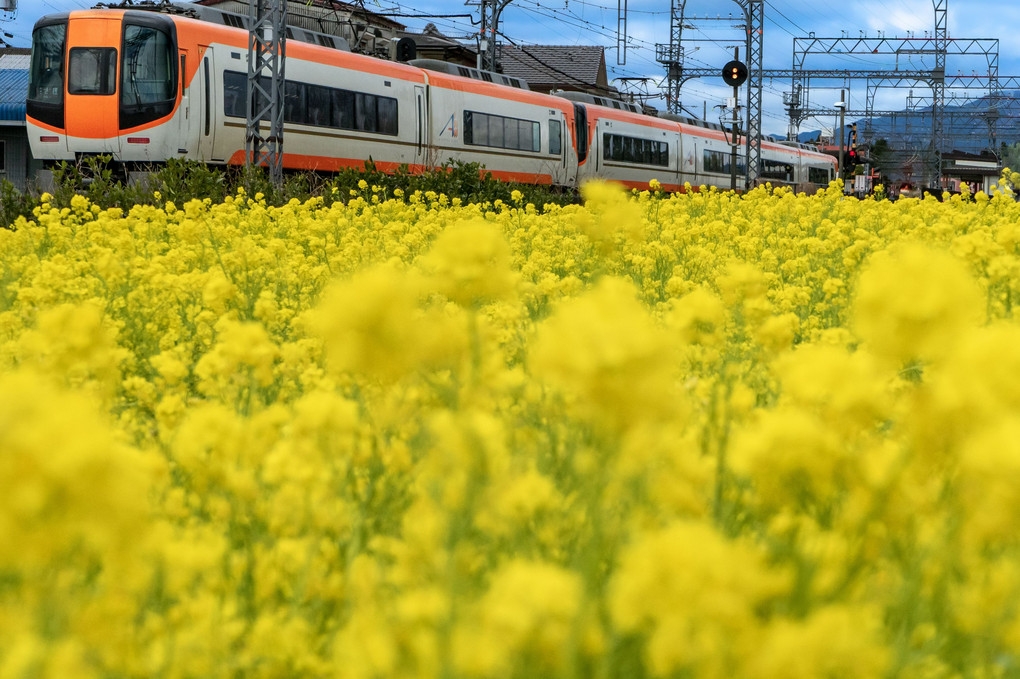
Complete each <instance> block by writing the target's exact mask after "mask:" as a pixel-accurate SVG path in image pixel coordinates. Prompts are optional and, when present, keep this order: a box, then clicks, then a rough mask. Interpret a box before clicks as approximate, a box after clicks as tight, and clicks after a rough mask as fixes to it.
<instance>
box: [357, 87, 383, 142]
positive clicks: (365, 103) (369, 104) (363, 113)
mask: <svg viewBox="0 0 1020 679" xmlns="http://www.w3.org/2000/svg"><path fill="white" fill-rule="evenodd" d="M354 121H355V129H358V130H361V131H362V132H377V131H378V130H379V113H378V111H377V109H376V98H375V97H373V96H372V95H371V94H364V93H362V92H355V93H354Z"/></svg>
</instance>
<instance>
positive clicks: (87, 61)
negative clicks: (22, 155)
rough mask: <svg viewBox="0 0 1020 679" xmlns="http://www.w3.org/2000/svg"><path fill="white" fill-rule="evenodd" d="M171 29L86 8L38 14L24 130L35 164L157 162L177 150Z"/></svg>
mask: <svg viewBox="0 0 1020 679" xmlns="http://www.w3.org/2000/svg"><path fill="white" fill-rule="evenodd" d="M181 65H182V64H181V61H180V60H179V59H178V51H177V31H176V28H175V26H174V22H173V19H172V18H171V17H169V16H165V15H161V14H154V13H147V12H133V11H126V12H125V11H112V10H88V11H81V12H70V13H68V14H57V15H50V16H46V17H43V18H42V19H40V20H39V21H38V22H37V23H36V25H35V29H34V31H33V33H32V58H31V66H30V70H29V86H28V100H27V127H28V134H29V142H30V144H31V147H32V153H33V155H35V157H36V158H39V159H40V160H43V161H50V162H55V161H61V160H67V161H75V160H78V159H81V158H82V157H85V156H96V155H109V156H111V157H112V158H113V160H114V161H116V162H120V163H126V164H129V165H130V164H131V163H148V162H152V161H163V160H166V159H167V158H171V157H174V156H175V155H178V154H183V153H185V152H186V150H184V149H179V148H178V143H179V137H180V135H179V134H178V133H179V132H180V130H175V129H174V125H173V122H174V120H175V118H177V116H176V113H177V111H178V109H179V104H180V100H181V87H180V78H181Z"/></svg>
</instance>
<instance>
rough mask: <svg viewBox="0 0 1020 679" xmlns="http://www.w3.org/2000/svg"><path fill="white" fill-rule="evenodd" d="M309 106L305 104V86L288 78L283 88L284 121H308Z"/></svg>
mask: <svg viewBox="0 0 1020 679" xmlns="http://www.w3.org/2000/svg"><path fill="white" fill-rule="evenodd" d="M307 111H308V108H307V107H306V106H305V86H304V84H302V83H296V82H292V81H290V80H288V81H287V82H286V84H285V85H284V88H283V121H284V122H286V123H306V122H308V121H307V120H305V116H306V113H307Z"/></svg>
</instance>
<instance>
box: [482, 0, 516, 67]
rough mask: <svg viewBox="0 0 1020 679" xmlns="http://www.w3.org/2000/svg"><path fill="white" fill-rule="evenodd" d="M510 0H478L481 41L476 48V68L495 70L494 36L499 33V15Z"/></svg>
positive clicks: (496, 65)
mask: <svg viewBox="0 0 1020 679" xmlns="http://www.w3.org/2000/svg"><path fill="white" fill-rule="evenodd" d="M509 4H510V0H480V2H479V5H480V7H481V12H482V29H481V36H482V37H481V41H480V43H479V50H478V62H479V63H478V68H480V69H481V70H483V71H497V70H499V69H498V64H497V58H496V36H497V35H499V16H500V15H501V14H502V13H503V10H504V9H506V6H507V5H509Z"/></svg>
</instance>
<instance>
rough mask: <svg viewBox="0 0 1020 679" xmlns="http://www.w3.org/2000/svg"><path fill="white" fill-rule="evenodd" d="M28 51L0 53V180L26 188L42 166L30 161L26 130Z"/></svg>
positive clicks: (22, 49)
mask: <svg viewBox="0 0 1020 679" xmlns="http://www.w3.org/2000/svg"><path fill="white" fill-rule="evenodd" d="M29 55H30V50H28V49H27V48H18V47H6V48H3V49H0V179H6V180H7V181H9V182H10V183H12V184H14V186H15V187H16V188H17V189H18V190H21V191H24V190H25V189H27V188H29V185H30V183H31V182H32V181H33V180H34V179H35V174H36V172H37V171H38V170H39V169H41V168H42V163H41V162H39V161H37V160H35V159H34V158H32V150H31V148H29V145H28V131H27V128H26V127H25V100H26V99H27V98H28V65H29V59H30V56H29Z"/></svg>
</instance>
